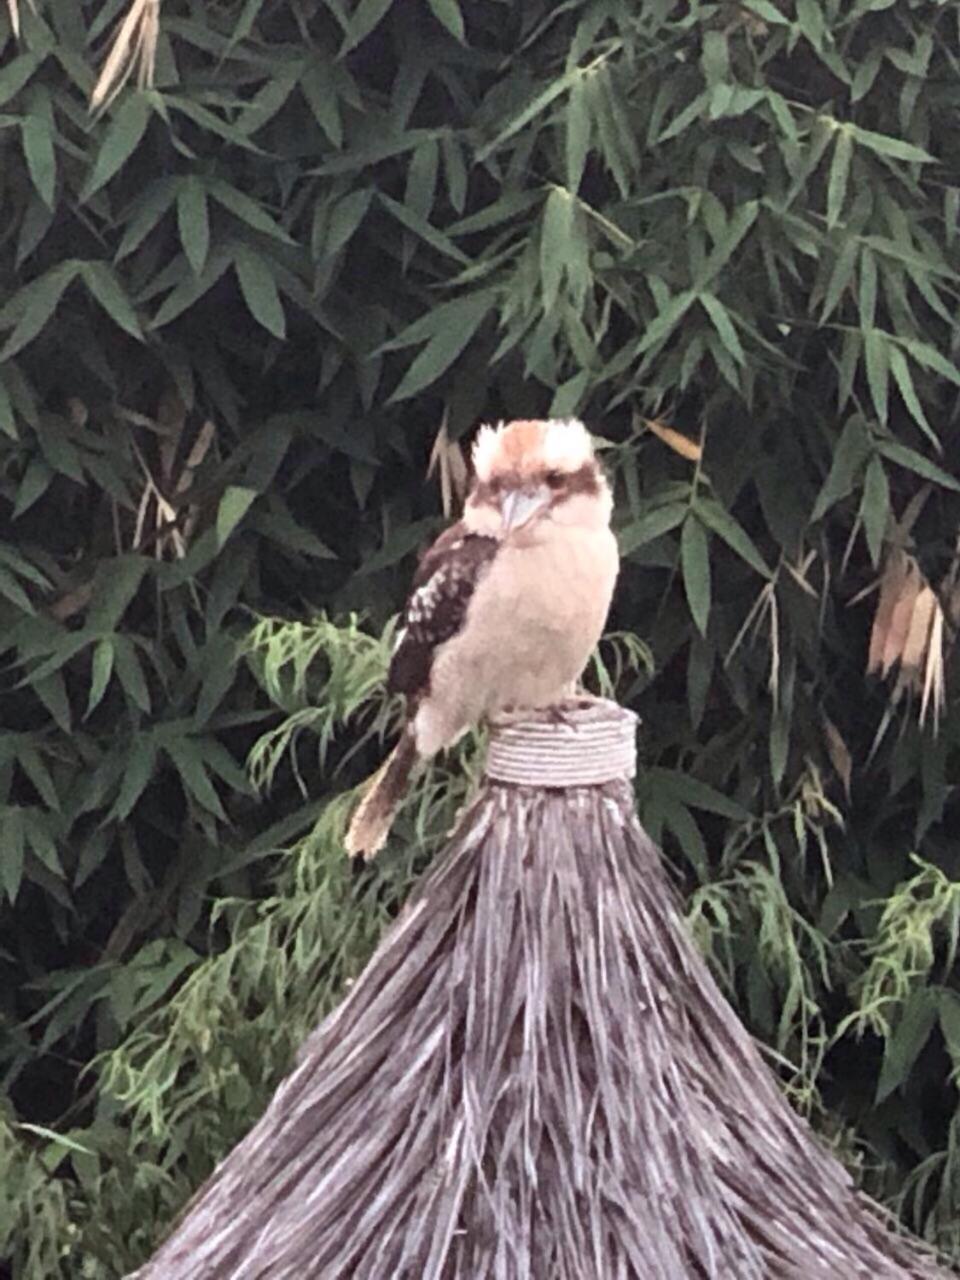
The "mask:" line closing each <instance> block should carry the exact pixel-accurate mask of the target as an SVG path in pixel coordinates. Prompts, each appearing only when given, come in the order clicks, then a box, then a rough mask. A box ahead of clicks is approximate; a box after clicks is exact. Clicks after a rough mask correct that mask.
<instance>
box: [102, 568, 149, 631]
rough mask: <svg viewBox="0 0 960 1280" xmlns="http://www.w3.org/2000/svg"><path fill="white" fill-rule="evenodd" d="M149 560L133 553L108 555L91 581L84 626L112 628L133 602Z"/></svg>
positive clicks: (108, 629) (107, 629) (113, 628)
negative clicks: (88, 604)
mask: <svg viewBox="0 0 960 1280" xmlns="http://www.w3.org/2000/svg"><path fill="white" fill-rule="evenodd" d="M149 564H150V561H149V560H148V559H147V558H146V556H139V555H134V554H132V553H131V554H128V555H121V556H111V557H109V558H108V559H105V560H102V561H101V562H100V564H99V565H98V566H97V572H96V574H95V575H94V580H93V593H92V597H91V603H90V608H89V609H88V610H87V627H88V628H89V630H90V631H93V632H97V633H103V632H110V631H114V630H115V629H116V627H117V625H118V623H119V622H120V619H121V618H122V617H123V615H124V614H125V613H126V611H127V609H128V608H129V607H130V605H131V604H132V603H133V600H134V597H135V596H136V594H137V592H138V591H139V589H140V584H141V582H142V581H143V577H144V574H145V573H146V571H147V568H148V566H149Z"/></svg>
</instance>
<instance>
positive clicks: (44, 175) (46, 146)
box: [21, 112, 57, 209]
mask: <svg viewBox="0 0 960 1280" xmlns="http://www.w3.org/2000/svg"><path fill="white" fill-rule="evenodd" d="M21 131H22V136H23V152H24V155H25V156H26V158H27V168H28V170H29V172H30V179H31V181H32V182H33V185H34V186H35V187H36V189H37V194H38V195H39V197H40V199H41V200H42V201H43V203H44V204H45V205H46V206H47V208H48V209H53V208H54V192H55V189H56V184H57V156H56V152H55V151H54V148H53V132H52V130H51V128H50V121H49V120H48V119H46V118H45V117H44V116H42V115H40V114H39V113H37V112H31V113H30V115H28V116H26V117H25V118H24V121H23V124H22V126H21Z"/></svg>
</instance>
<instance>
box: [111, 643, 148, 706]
mask: <svg viewBox="0 0 960 1280" xmlns="http://www.w3.org/2000/svg"><path fill="white" fill-rule="evenodd" d="M113 657H114V666H115V668H116V672H117V679H118V680H119V681H120V684H121V685H122V686H123V692H124V693H125V694H126V696H127V697H128V698H129V700H130V701H131V702H132V703H133V705H134V706H135V707H137V708H139V710H141V711H142V712H143V713H144V714H145V715H148V714H149V712H150V709H151V703H150V690H149V688H148V687H147V681H146V679H145V677H144V674H143V668H142V666H141V665H140V659H139V657H138V656H137V646H136V645H135V644H134V642H133V640H132V639H131V638H130V636H125V635H116V636H114V637H113Z"/></svg>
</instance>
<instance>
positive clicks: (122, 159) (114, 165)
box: [80, 92, 150, 200]
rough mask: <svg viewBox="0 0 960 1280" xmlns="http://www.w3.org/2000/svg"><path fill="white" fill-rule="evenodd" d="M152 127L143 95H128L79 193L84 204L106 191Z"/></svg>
mask: <svg viewBox="0 0 960 1280" xmlns="http://www.w3.org/2000/svg"><path fill="white" fill-rule="evenodd" d="M149 123H150V106H149V103H148V101H147V97H146V95H145V94H142V93H135V92H129V93H127V95H126V96H125V97H124V98H122V99H121V100H120V103H119V105H118V106H117V107H116V108H115V110H114V112H113V116H112V118H111V120H110V124H109V125H108V127H107V131H106V133H105V134H104V136H103V142H102V143H101V144H100V150H99V151H98V152H97V159H96V163H95V164H94V166H93V171H92V172H91V174H90V177H89V178H88V179H87V182H86V185H85V186H84V188H83V190H82V192H81V193H80V199H81V200H89V199H90V197H91V196H93V195H96V193H97V192H98V191H99V190H100V188H101V187H105V186H106V185H107V183H108V182H109V181H110V179H111V178H113V177H114V175H115V174H117V173H119V172H120V170H121V169H122V168H123V166H124V165H125V164H126V163H127V161H128V160H129V159H130V157H131V156H132V155H133V153H134V151H135V150H136V149H137V147H138V145H139V143H140V140H141V139H142V138H143V135H144V134H145V133H146V131H147V125H148V124H149Z"/></svg>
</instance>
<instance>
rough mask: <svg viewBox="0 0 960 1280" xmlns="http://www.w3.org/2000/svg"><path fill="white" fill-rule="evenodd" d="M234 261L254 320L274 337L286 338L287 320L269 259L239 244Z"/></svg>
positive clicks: (241, 288) (245, 300) (244, 298)
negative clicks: (268, 262)
mask: <svg viewBox="0 0 960 1280" xmlns="http://www.w3.org/2000/svg"><path fill="white" fill-rule="evenodd" d="M233 262H234V267H235V268H236V272H237V279H238V280H239V282H240V291H241V293H242V294H243V300H244V302H245V303H246V304H247V309H248V310H249V312H250V314H251V315H252V316H253V318H254V320H256V321H257V323H258V324H261V325H263V327H264V329H266V330H267V332H268V333H270V334H272V335H273V336H274V337H275V338H280V339H283V338H285V337H286V336H287V320H286V316H285V315H284V312H283V303H282V302H281V301H280V294H279V292H278V290H277V282H276V280H275V278H274V275H273V271H272V269H271V268H270V266H269V265H268V264H267V260H266V259H265V258H262V257H261V256H260V255H259V254H257V253H254V251H253V250H252V249H248V248H247V247H246V246H245V245H238V246H237V248H236V250H235V251H234V257H233Z"/></svg>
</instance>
